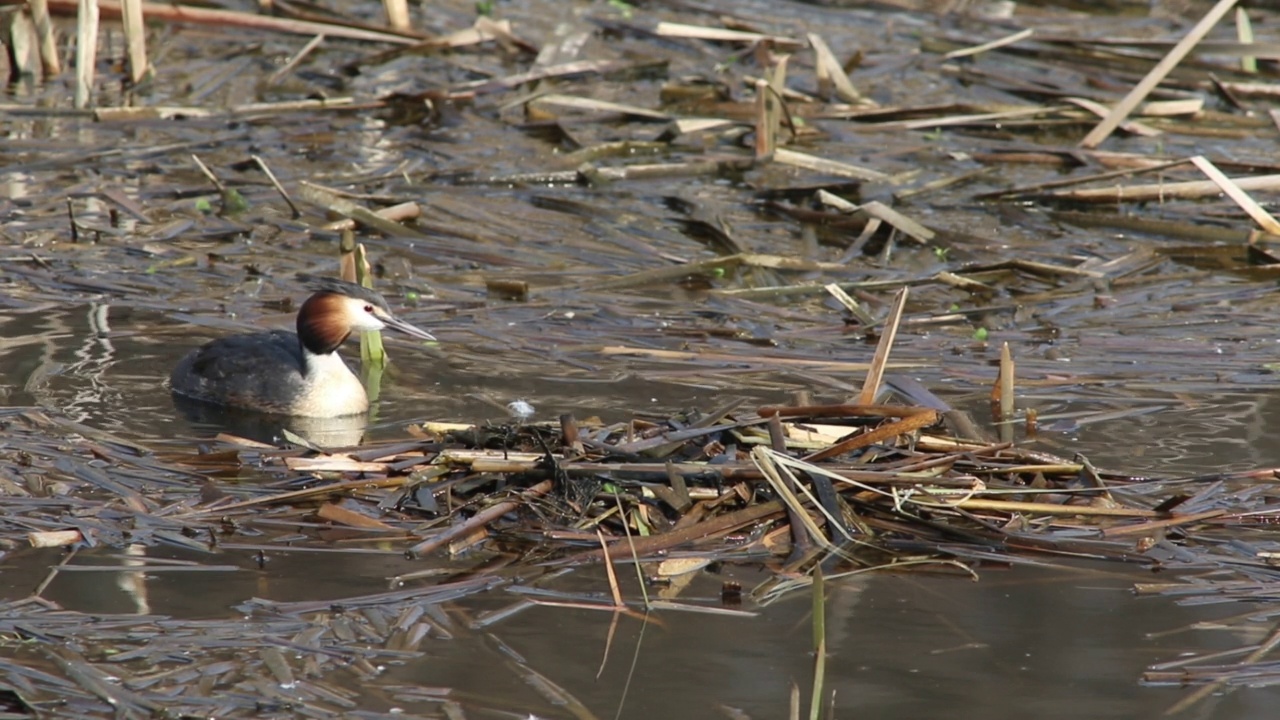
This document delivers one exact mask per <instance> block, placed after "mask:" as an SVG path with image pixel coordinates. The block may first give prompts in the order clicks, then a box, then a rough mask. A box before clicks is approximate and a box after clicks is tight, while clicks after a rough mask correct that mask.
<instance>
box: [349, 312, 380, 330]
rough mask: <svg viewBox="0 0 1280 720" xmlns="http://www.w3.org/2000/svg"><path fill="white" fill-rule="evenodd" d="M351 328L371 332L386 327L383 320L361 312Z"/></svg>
mask: <svg viewBox="0 0 1280 720" xmlns="http://www.w3.org/2000/svg"><path fill="white" fill-rule="evenodd" d="M351 327H352V328H353V329H355V330H361V331H365V332H367V331H370V330H381V329H382V328H384V327H386V325H384V324H383V322H382V321H381V320H379V319H378V318H376V317H374V316H373V315H371V314H369V313H367V312H361V313H360V314H359V315H357V316H356V321H355V322H353V323H351Z"/></svg>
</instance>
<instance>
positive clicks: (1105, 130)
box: [1080, 0, 1237, 149]
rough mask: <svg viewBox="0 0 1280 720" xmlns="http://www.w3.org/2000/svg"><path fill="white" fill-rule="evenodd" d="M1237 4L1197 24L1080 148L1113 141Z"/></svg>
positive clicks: (1217, 8) (1227, 2)
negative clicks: (1171, 73) (1143, 102)
mask: <svg viewBox="0 0 1280 720" xmlns="http://www.w3.org/2000/svg"><path fill="white" fill-rule="evenodd" d="M1236 2H1237V0H1218V3H1217V4H1216V5H1214V6H1213V7H1212V8H1211V9H1210V10H1209V12H1208V13H1206V14H1205V16H1204V17H1202V18H1200V22H1198V23H1196V24H1195V27H1193V28H1191V31H1190V32H1188V33H1187V34H1186V35H1185V36H1184V37H1183V38H1182V39H1181V40H1179V41H1178V44H1177V45H1174V46H1173V49H1172V50H1170V51H1169V52H1168V54H1167V55H1165V56H1164V57H1163V58H1162V59H1161V60H1160V62H1159V63H1156V66H1155V67H1153V68H1151V71H1150V72H1148V73H1147V75H1146V77H1144V78H1142V80H1140V81H1139V82H1138V84H1137V85H1134V86H1133V89H1132V90H1130V91H1129V94H1128V95H1125V96H1124V99H1122V100H1121V101H1120V102H1118V103H1116V105H1115V107H1113V108H1111V112H1110V113H1108V114H1107V116H1106V117H1105V118H1103V119H1102V122H1100V123H1098V124H1097V126H1096V127H1094V128H1093V129H1092V130H1090V131H1089V134H1088V135H1085V136H1084V139H1083V140H1081V141H1080V147H1083V148H1088V149H1093V148H1096V147H1098V145H1101V144H1102V141H1103V140H1106V139H1107V138H1108V137H1111V133H1113V132H1115V131H1116V128H1117V127H1119V126H1120V123H1121V122H1123V121H1124V119H1125V118H1127V117H1129V114H1130V113H1132V112H1133V111H1134V110H1135V109H1136V108H1137V107H1138V105H1139V103H1141V102H1142V101H1143V100H1144V99H1146V97H1147V95H1150V94H1151V91H1152V90H1155V89H1156V86H1157V85H1159V84H1160V83H1161V81H1163V80H1164V79H1165V77H1166V76H1167V75H1168V74H1169V73H1170V72H1172V71H1173V69H1174V68H1175V67H1177V66H1178V63H1180V62H1182V59H1183V58H1184V57H1186V56H1187V54H1188V53H1190V52H1191V50H1192V48H1194V47H1195V46H1196V45H1197V44H1198V43H1199V42H1200V41H1201V40H1202V39H1203V38H1204V36H1205V35H1208V34H1209V31H1210V30H1212V29H1213V26H1215V25H1217V24H1218V21H1219V20H1221V19H1222V18H1223V16H1225V15H1226V14H1227V13H1228V12H1230V11H1231V8H1233V7H1235V4H1236Z"/></svg>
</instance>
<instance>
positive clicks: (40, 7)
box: [28, 0, 62, 78]
mask: <svg viewBox="0 0 1280 720" xmlns="http://www.w3.org/2000/svg"><path fill="white" fill-rule="evenodd" d="M28 7H30V8H31V22H32V24H34V25H35V28H36V42H37V43H39V45H40V68H41V70H42V71H43V72H44V76H45V77H46V78H48V77H53V76H55V75H59V74H61V73H62V62H61V61H60V60H58V45H57V43H56V41H55V40H54V37H53V19H52V18H51V17H50V16H49V1H48V0H29V2H28Z"/></svg>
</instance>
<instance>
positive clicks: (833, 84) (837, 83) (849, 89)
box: [806, 33, 862, 103]
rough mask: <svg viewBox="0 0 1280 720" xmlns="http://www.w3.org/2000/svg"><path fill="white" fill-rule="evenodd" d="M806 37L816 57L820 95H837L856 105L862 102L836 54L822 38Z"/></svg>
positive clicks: (828, 96) (826, 96)
mask: <svg viewBox="0 0 1280 720" xmlns="http://www.w3.org/2000/svg"><path fill="white" fill-rule="evenodd" d="M806 37H807V38H808V40H809V46H810V47H812V48H813V53H814V55H815V59H814V71H815V74H816V75H817V81H818V94H819V95H821V96H822V97H823V98H830V97H831V96H832V95H835V96H836V97H838V98H840V99H841V100H843V101H844V102H847V103H856V102H858V101H859V100H861V99H862V95H861V93H859V92H858V90H857V88H855V87H854V86H853V82H852V81H850V80H849V75H848V74H846V73H845V71H844V67H842V66H841V65H840V61H839V60H837V59H836V55H835V53H833V52H831V47H830V46H828V45H827V43H826V41H825V40H823V39H822V36H821V35H819V34H817V33H809V34H808V35H807V36H806Z"/></svg>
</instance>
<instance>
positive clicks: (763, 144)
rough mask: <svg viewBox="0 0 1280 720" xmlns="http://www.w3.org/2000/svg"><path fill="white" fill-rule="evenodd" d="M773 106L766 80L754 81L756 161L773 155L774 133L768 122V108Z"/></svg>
mask: <svg viewBox="0 0 1280 720" xmlns="http://www.w3.org/2000/svg"><path fill="white" fill-rule="evenodd" d="M772 106H773V94H772V93H770V92H769V83H768V81H766V80H757V81H756V142H755V155H756V161H757V162H767V161H768V160H770V159H771V158H772V157H773V149H774V148H775V147H776V144H775V142H774V135H773V133H772V132H771V125H770V122H769V117H770V110H769V109H770V108H771V107H772Z"/></svg>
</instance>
